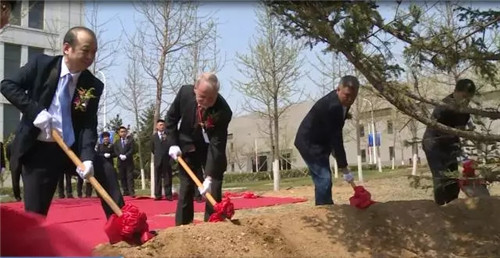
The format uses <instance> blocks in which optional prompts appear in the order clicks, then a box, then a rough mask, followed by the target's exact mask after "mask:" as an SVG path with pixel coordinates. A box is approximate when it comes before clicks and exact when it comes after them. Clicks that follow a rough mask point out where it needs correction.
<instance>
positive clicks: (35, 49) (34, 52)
mask: <svg viewBox="0 0 500 258" xmlns="http://www.w3.org/2000/svg"><path fill="white" fill-rule="evenodd" d="M39 54H43V48H39V47H28V61H29V60H31V59H32V58H33V57H35V56H37V55H39Z"/></svg>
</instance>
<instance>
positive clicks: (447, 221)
mask: <svg viewBox="0 0 500 258" xmlns="http://www.w3.org/2000/svg"><path fill="white" fill-rule="evenodd" d="M336 181H338V182H336V183H335V184H334V188H333V196H334V201H335V205H329V206H314V202H313V200H314V188H313V187H312V186H303V187H296V188H290V189H283V190H281V191H279V192H272V191H271V192H263V193H259V194H262V195H269V196H293V197H306V198H308V199H309V201H307V202H303V203H298V204H290V205H280V206H274V207H264V208H258V209H249V210H237V211H236V214H235V216H234V218H233V219H234V220H235V223H230V222H219V223H201V224H197V225H187V226H180V227H173V228H167V229H165V230H162V231H160V232H159V234H158V236H156V237H155V238H154V239H152V240H151V241H149V242H147V243H145V244H144V245H142V246H129V245H128V244H126V243H124V242H121V243H117V244H115V245H109V244H106V245H100V246H98V247H96V249H95V250H94V255H98V256H125V257H184V256H190V257H214V256H227V257H241V256H243V257H457V256H458V257H463V256H465V257H497V256H498V254H500V219H498V216H499V215H498V214H500V197H499V196H500V187H499V186H498V185H493V186H491V187H490V192H491V194H492V197H491V198H484V199H471V198H469V199H466V198H465V196H464V195H463V194H461V196H460V199H458V200H456V201H453V202H451V203H449V204H448V205H445V206H441V207H440V206H437V205H436V204H434V202H433V201H432V192H431V190H423V189H415V188H412V187H410V186H409V180H408V179H407V177H406V176H398V177H394V178H390V179H387V178H385V179H374V180H371V181H367V182H365V183H364V184H363V185H364V186H365V187H366V189H367V190H368V191H370V192H371V194H372V199H373V200H375V201H377V203H376V204H374V205H372V206H370V207H369V208H368V209H365V210H358V209H356V208H354V207H351V206H349V204H348V202H349V197H350V196H352V193H353V192H352V188H350V186H348V185H347V184H345V183H342V182H341V180H340V179H339V180H336ZM196 218H197V219H201V214H196Z"/></svg>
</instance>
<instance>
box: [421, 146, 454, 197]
mask: <svg viewBox="0 0 500 258" xmlns="http://www.w3.org/2000/svg"><path fill="white" fill-rule="evenodd" d="M437 143H438V142H433V139H424V140H423V141H422V145H423V146H422V147H423V150H424V152H425V156H426V158H427V163H428V165H429V168H430V170H431V173H432V181H433V190H434V201H435V202H436V204H438V205H444V204H446V203H449V202H451V201H453V200H455V199H457V198H458V195H459V194H460V186H459V185H458V180H457V178H454V177H453V176H452V175H451V174H452V173H454V172H456V171H458V161H457V157H458V153H459V151H460V149H459V148H458V147H454V146H453V145H446V144H437Z"/></svg>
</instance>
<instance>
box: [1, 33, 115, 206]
mask: <svg viewBox="0 0 500 258" xmlns="http://www.w3.org/2000/svg"><path fill="white" fill-rule="evenodd" d="M96 51H97V40H96V37H95V34H94V32H93V31H92V30H90V29H88V28H85V27H74V28H71V29H70V30H69V31H68V32H67V33H66V35H65V36H64V42H63V53H64V55H63V56H46V55H39V56H37V57H36V58H33V59H32V60H30V61H29V62H28V63H27V64H26V65H25V66H23V67H21V69H20V70H19V71H18V72H17V73H16V74H13V75H6V79H4V80H3V81H2V84H1V89H0V91H1V92H2V94H3V95H4V96H5V98H6V99H7V100H9V101H10V102H11V103H12V104H13V105H14V106H16V107H17V108H18V109H19V110H21V112H22V113H23V116H22V119H21V121H20V125H19V127H18V130H17V132H16V137H15V138H14V141H13V145H12V158H11V161H13V162H12V168H13V170H16V169H17V168H18V167H19V166H22V178H23V185H24V205H25V209H26V211H30V212H35V213H39V214H42V215H46V214H47V212H48V210H49V207H50V203H51V201H52V197H53V196H54V192H55V190H56V187H57V182H58V179H59V177H60V176H61V175H62V174H63V173H64V172H65V171H70V170H71V169H75V166H74V164H72V162H71V160H70V159H69V158H68V157H67V155H66V154H65V153H64V151H63V150H62V149H61V148H60V147H59V146H58V145H57V143H56V142H55V141H54V139H53V138H52V135H51V130H52V129H55V130H57V131H59V132H60V133H61V135H62V138H63V140H64V141H65V142H66V144H67V145H68V146H69V147H70V148H71V149H72V150H73V151H74V152H75V153H76V154H77V155H78V156H79V157H80V159H81V160H82V161H83V164H84V167H85V168H84V169H83V170H82V169H80V168H77V173H78V175H79V176H80V177H82V178H87V177H89V176H91V175H93V172H94V166H97V165H98V164H94V163H93V161H94V160H95V156H96V152H95V149H94V147H95V143H96V141H97V106H98V103H99V98H100V96H101V93H102V90H103V87H104V86H103V84H102V82H101V81H99V80H98V79H97V78H96V77H94V75H92V74H91V73H90V72H89V71H88V70H87V68H88V67H89V66H90V65H91V64H92V63H93V61H94V58H95V53H96ZM96 171H100V170H97V169H96ZM109 176H112V175H105V174H104V173H101V172H98V173H96V174H95V177H96V179H97V180H98V181H99V182H100V183H101V184H102V185H103V187H104V188H105V189H106V190H107V191H108V193H109V194H110V195H111V197H112V198H113V199H114V201H115V202H117V204H118V205H119V206H123V198H122V196H121V194H120V192H119V188H118V187H117V185H116V183H117V182H116V179H115V178H110V177H109ZM102 203H103V208H104V210H105V212H106V215H107V216H110V215H111V214H112V211H111V209H110V208H109V207H108V206H107V205H106V204H105V203H104V202H102Z"/></svg>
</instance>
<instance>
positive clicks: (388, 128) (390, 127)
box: [387, 120, 394, 134]
mask: <svg viewBox="0 0 500 258" xmlns="http://www.w3.org/2000/svg"><path fill="white" fill-rule="evenodd" d="M393 132H394V129H393V126H392V121H391V120H388V121H387V133H388V134H392V133H393Z"/></svg>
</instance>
